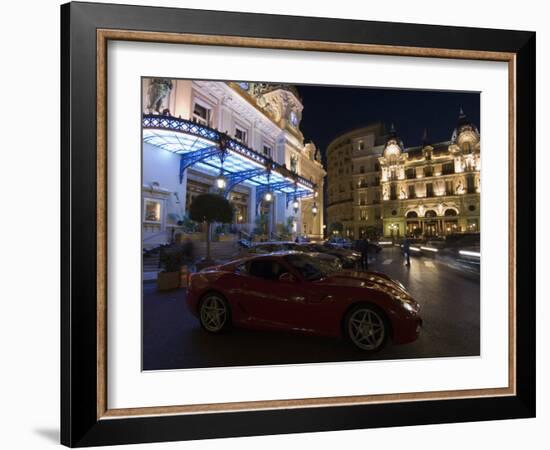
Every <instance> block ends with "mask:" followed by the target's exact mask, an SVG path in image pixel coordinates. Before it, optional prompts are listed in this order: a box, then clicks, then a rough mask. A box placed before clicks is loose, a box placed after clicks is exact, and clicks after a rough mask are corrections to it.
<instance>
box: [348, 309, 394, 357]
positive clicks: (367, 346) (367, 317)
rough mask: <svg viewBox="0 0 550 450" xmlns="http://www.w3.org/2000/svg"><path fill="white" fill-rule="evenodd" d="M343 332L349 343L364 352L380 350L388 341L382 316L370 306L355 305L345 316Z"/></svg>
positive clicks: (386, 329)
mask: <svg viewBox="0 0 550 450" xmlns="http://www.w3.org/2000/svg"><path fill="white" fill-rule="evenodd" d="M344 325H345V331H346V335H347V337H348V339H349V340H350V341H351V343H352V344H353V345H354V346H355V347H356V348H358V349H359V350H362V351H364V352H369V353H374V352H377V351H379V350H380V349H382V348H383V347H384V346H385V345H386V342H387V340H388V334H389V327H388V322H387V320H386V318H385V316H384V314H383V313H382V312H381V311H380V310H379V309H378V308H376V307H373V306H371V305H357V306H355V307H354V308H352V309H351V310H350V311H349V312H348V314H347V315H346V320H345V323H344Z"/></svg>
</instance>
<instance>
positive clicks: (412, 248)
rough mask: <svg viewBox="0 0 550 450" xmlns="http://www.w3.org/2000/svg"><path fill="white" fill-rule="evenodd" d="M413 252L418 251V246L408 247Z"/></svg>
mask: <svg viewBox="0 0 550 450" xmlns="http://www.w3.org/2000/svg"><path fill="white" fill-rule="evenodd" d="M409 248H410V249H411V250H412V251H413V252H419V251H420V249H419V248H418V247H409Z"/></svg>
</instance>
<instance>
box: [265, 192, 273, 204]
mask: <svg viewBox="0 0 550 450" xmlns="http://www.w3.org/2000/svg"><path fill="white" fill-rule="evenodd" d="M264 200H265V201H266V202H270V201H271V200H273V194H272V193H271V192H269V191H267V192H266V193H265V194H264Z"/></svg>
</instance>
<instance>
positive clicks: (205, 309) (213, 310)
mask: <svg viewBox="0 0 550 450" xmlns="http://www.w3.org/2000/svg"><path fill="white" fill-rule="evenodd" d="M227 316H228V311H227V305H226V303H225V301H224V300H223V299H222V298H220V297H218V296H217V295H209V296H207V297H205V298H204V300H203V301H202V303H201V311H200V317H201V323H202V325H203V326H204V328H205V329H206V330H207V331H210V332H212V333H218V332H220V331H221V330H222V329H223V328H224V326H225V324H226V322H227Z"/></svg>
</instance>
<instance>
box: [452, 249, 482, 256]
mask: <svg viewBox="0 0 550 450" xmlns="http://www.w3.org/2000/svg"><path fill="white" fill-rule="evenodd" d="M458 253H460V254H461V255H464V256H475V257H476V258H481V253H480V252H471V251H469V250H459V251H458Z"/></svg>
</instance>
